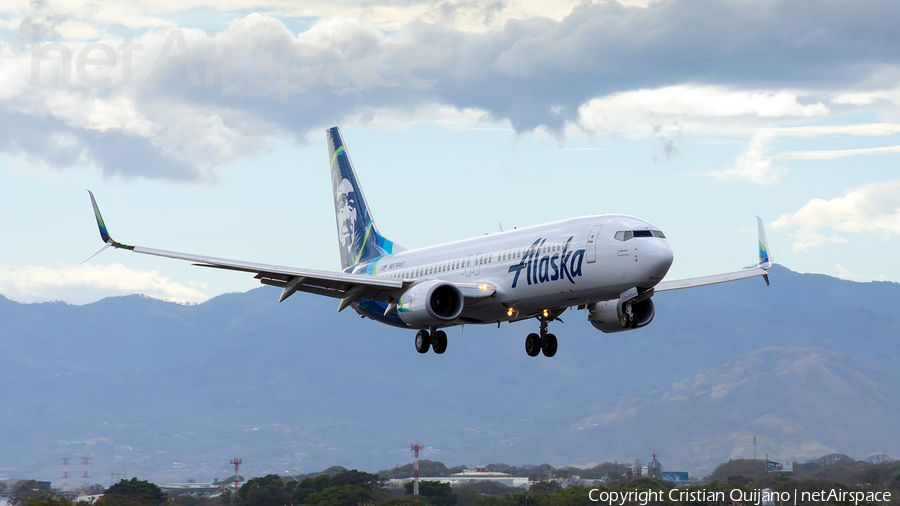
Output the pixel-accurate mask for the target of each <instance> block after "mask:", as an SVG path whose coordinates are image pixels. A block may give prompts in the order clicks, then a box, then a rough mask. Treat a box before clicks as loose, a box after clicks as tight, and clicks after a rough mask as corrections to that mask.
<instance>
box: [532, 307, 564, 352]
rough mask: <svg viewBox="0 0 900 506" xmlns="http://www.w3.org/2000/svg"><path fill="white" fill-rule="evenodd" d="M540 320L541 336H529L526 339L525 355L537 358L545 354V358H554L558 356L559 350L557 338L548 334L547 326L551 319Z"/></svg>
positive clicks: (543, 318)
mask: <svg viewBox="0 0 900 506" xmlns="http://www.w3.org/2000/svg"><path fill="white" fill-rule="evenodd" d="M539 319H540V321H541V334H540V335H537V334H534V333H531V334H528V337H526V338H525V353H527V354H528V356H529V357H536V356H538V354H539V353H541V352H543V353H544V356H545V357H552V356H553V355H556V350H557V348H558V343H557V341H556V336H555V335H553V334H550V333H548V332H547V324H548V323H549V322H550V319H549V318H548V317H546V316H544V317H541V318H539ZM556 319H558V318H556ZM560 321H562V320H560Z"/></svg>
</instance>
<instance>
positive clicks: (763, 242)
mask: <svg viewBox="0 0 900 506" xmlns="http://www.w3.org/2000/svg"><path fill="white" fill-rule="evenodd" d="M756 223H757V230H758V234H759V264H757V265H755V266H753V267H749V268H746V269H742V270H739V271H734V272H725V273H722V274H713V275H710V276H700V277H698V278H686V279H675V280H671V281H665V280H664V281H661V282H660V283H659V284H658V285H656V286H655V287H654V291H655V292H665V291H667V290H678V289H681V288H693V287H695V286H705V285H714V284H716V283H725V282H727V281H736V280H738V279H747V278H753V277H756V276H762V277H763V279H765V280H766V286H768V285H769V271H768V269H769V267H771V266H772V260H771V259H770V258H769V241H768V239H766V229H765V227H764V226H763V222H762V218H760V217H759V216H757V217H756Z"/></svg>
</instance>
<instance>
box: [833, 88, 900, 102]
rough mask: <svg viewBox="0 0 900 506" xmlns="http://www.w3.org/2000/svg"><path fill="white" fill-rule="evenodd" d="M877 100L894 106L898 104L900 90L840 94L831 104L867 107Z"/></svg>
mask: <svg viewBox="0 0 900 506" xmlns="http://www.w3.org/2000/svg"><path fill="white" fill-rule="evenodd" d="M879 100H889V101H891V102H893V103H894V104H900V88H898V89H892V90H878V91H868V92H860V93H841V94H838V95H836V96H834V97H832V99H831V102H833V103H835V104H848V105H869V104H874V103H875V102H878V101H879Z"/></svg>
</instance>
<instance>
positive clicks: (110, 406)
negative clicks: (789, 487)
mask: <svg viewBox="0 0 900 506" xmlns="http://www.w3.org/2000/svg"><path fill="white" fill-rule="evenodd" d="M769 277H770V280H771V282H772V283H771V286H769V287H766V285H765V283H764V282H762V280H759V279H755V280H745V281H739V282H735V283H728V284H723V285H716V286H710V287H704V288H698V289H692V290H679V291H674V292H666V293H660V294H658V295H656V296H655V297H654V300H655V301H656V306H657V314H656V318H655V320H654V321H653V323H652V324H650V325H649V326H647V327H645V328H643V329H638V330H635V331H631V332H622V333H618V334H601V333H599V332H597V331H596V330H594V329H593V327H591V326H590V325H589V324H588V323H587V322H586V321H584V320H585V319H586V317H585V315H584V314H583V312H580V311H569V312H566V313H564V314H563V315H562V319H563V320H564V321H565V323H564V324H563V323H559V322H554V323H553V324H551V331H553V332H554V333H555V334H556V335H557V336H558V337H559V352H558V354H557V356H556V357H554V358H552V359H547V358H545V357H537V358H531V357H528V356H527V355H526V354H525V351H524V344H523V343H524V337H525V335H526V334H527V333H529V332H533V331H535V329H536V328H537V323H536V322H521V323H516V324H503V325H501V326H500V327H499V328H497V327H496V326H471V325H470V326H466V327H465V328H464V329H462V331H460V330H459V329H450V331H449V332H448V336H449V347H448V350H447V352H446V353H445V354H444V355H440V356H438V355H435V354H433V353H429V354H426V355H419V354H418V353H416V351H415V349H414V347H413V336H414V332H412V331H404V330H400V329H396V328H392V327H387V326H383V325H379V324H377V323H374V322H371V321H368V320H365V319H361V318H359V317H358V316H357V315H356V314H354V313H353V312H352V311H350V310H347V311H344V312H343V313H340V314H337V313H336V312H335V310H336V305H337V304H336V302H335V301H334V300H332V299H325V298H317V297H314V296H310V295H304V294H301V293H297V294H295V295H294V296H292V297H291V298H289V299H287V300H286V301H285V302H283V303H281V304H279V303H278V302H277V300H278V294H279V291H278V290H277V289H274V288H271V287H262V288H259V289H256V290H251V291H249V292H246V293H233V294H227V295H222V296H219V297H215V298H213V299H211V300H209V301H207V302H205V303H202V304H197V305H180V304H175V303H170V302H163V301H159V300H155V299H150V298H147V297H143V296H127V297H114V298H108V299H103V300H101V301H99V302H96V303H93V304H87V305H84V306H73V305H68V304H65V303H59V302H56V303H40V304H21V303H18V302H14V301H11V300H8V299H4V298H2V297H0V385H2V386H0V428H2V432H0V475H2V476H7V475H8V476H11V477H36V478H41V479H47V480H51V481H53V482H54V485H55V486H59V485H61V484H62V479H61V477H62V476H63V472H64V471H65V470H66V469H64V468H63V466H62V465H61V463H62V460H61V458H62V457H72V458H74V459H75V460H73V461H72V462H73V464H72V465H70V466H69V468H67V469H68V471H69V475H70V479H69V484H70V485H80V484H81V482H82V481H89V482H91V483H94V482H98V483H106V482H107V481H108V479H107V478H106V475H107V474H108V473H110V472H111V471H124V472H125V473H127V475H128V476H138V477H140V478H142V479H152V480H154V481H157V482H167V481H186V480H187V479H191V478H193V479H196V480H198V481H207V480H212V479H213V478H220V479H221V478H223V477H225V476H227V475H230V474H231V473H233V470H230V468H229V465H228V460H229V459H231V458H232V457H241V458H242V459H243V462H244V468H242V470H241V474H242V475H243V476H253V475H263V474H268V473H272V472H274V473H279V474H297V473H301V472H310V471H318V470H321V469H324V468H326V467H328V466H331V465H342V466H345V467H347V468H358V469H361V470H367V471H375V470H378V469H384V468H390V467H393V466H395V465H397V464H403V463H406V462H408V461H409V460H410V458H411V455H410V453H409V444H410V443H413V442H415V441H418V442H420V443H423V444H424V445H425V446H426V447H427V450H426V452H425V453H424V457H425V458H428V459H430V460H441V461H443V462H445V463H447V464H448V465H459V464H465V465H469V466H470V467H471V466H475V465H479V464H489V463H494V462H505V463H509V464H525V463H544V462H547V463H550V464H551V465H554V466H566V465H591V464H595V463H599V462H603V461H614V460H617V461H620V462H621V461H629V462H630V461H632V460H633V459H634V458H641V459H642V460H643V461H645V462H646V461H648V460H650V458H651V455H650V454H651V453H657V454H659V460H660V461H661V462H662V464H663V466H664V468H665V469H667V470H677V471H681V470H684V471H691V472H692V473H693V474H695V475H703V474H707V473H709V472H710V471H712V469H713V468H714V467H715V465H717V464H719V463H721V462H722V461H724V460H727V459H728V458H746V457H751V456H752V455H753V452H754V448H753V443H752V439H753V436H756V437H757V448H756V451H757V452H758V453H759V456H760V458H762V457H763V456H764V455H765V454H768V455H769V456H770V457H771V458H773V460H779V461H786V460H792V459H801V460H802V459H805V458H812V457H816V456H820V455H823V454H827V453H833V452H838V453H845V454H848V455H851V456H855V457H857V458H863V457H864V456H865V455H866V454H868V453H871V452H876V451H881V452H884V453H887V454H889V455H892V456H897V455H900V437H898V436H897V434H896V429H895V428H896V427H897V426H898V425H900V424H898V422H900V405H898V401H897V399H900V395H898V394H900V375H898V373H897V371H898V369H900V368H898V365H900V339H898V337H900V318H898V314H900V313H898V311H897V309H898V307H900V284H897V283H890V282H871V283H856V282H851V281H846V280H840V279H836V278H831V277H828V276H823V275H813V274H799V273H796V272H793V271H791V270H789V269H787V268H784V267H782V266H777V265H776V266H774V267H773V268H772V269H771V274H770V276H769ZM79 457H89V458H90V459H91V460H90V462H91V465H90V466H81V465H79V464H80V459H78V458H79ZM85 471H86V472H88V473H89V476H90V479H84V478H83V477H82V473H83V472H85ZM72 476H78V478H72Z"/></svg>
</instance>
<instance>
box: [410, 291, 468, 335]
mask: <svg viewBox="0 0 900 506" xmlns="http://www.w3.org/2000/svg"><path fill="white" fill-rule="evenodd" d="M462 310H463V295H462V292H460V291H459V288H457V287H455V286H453V284H451V283H448V282H446V281H440V280H433V281H426V282H424V283H419V284H417V285H413V286H411V287H409V289H408V290H406V292H404V293H403V295H402V296H400V302H399V303H398V304H397V312H398V314H399V315H400V319H401V320H403V323H405V324H407V325H409V326H410V327H431V326H434V325H443V324H446V323H449V322H452V321H453V320H456V319H457V318H459V315H460V313H462Z"/></svg>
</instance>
